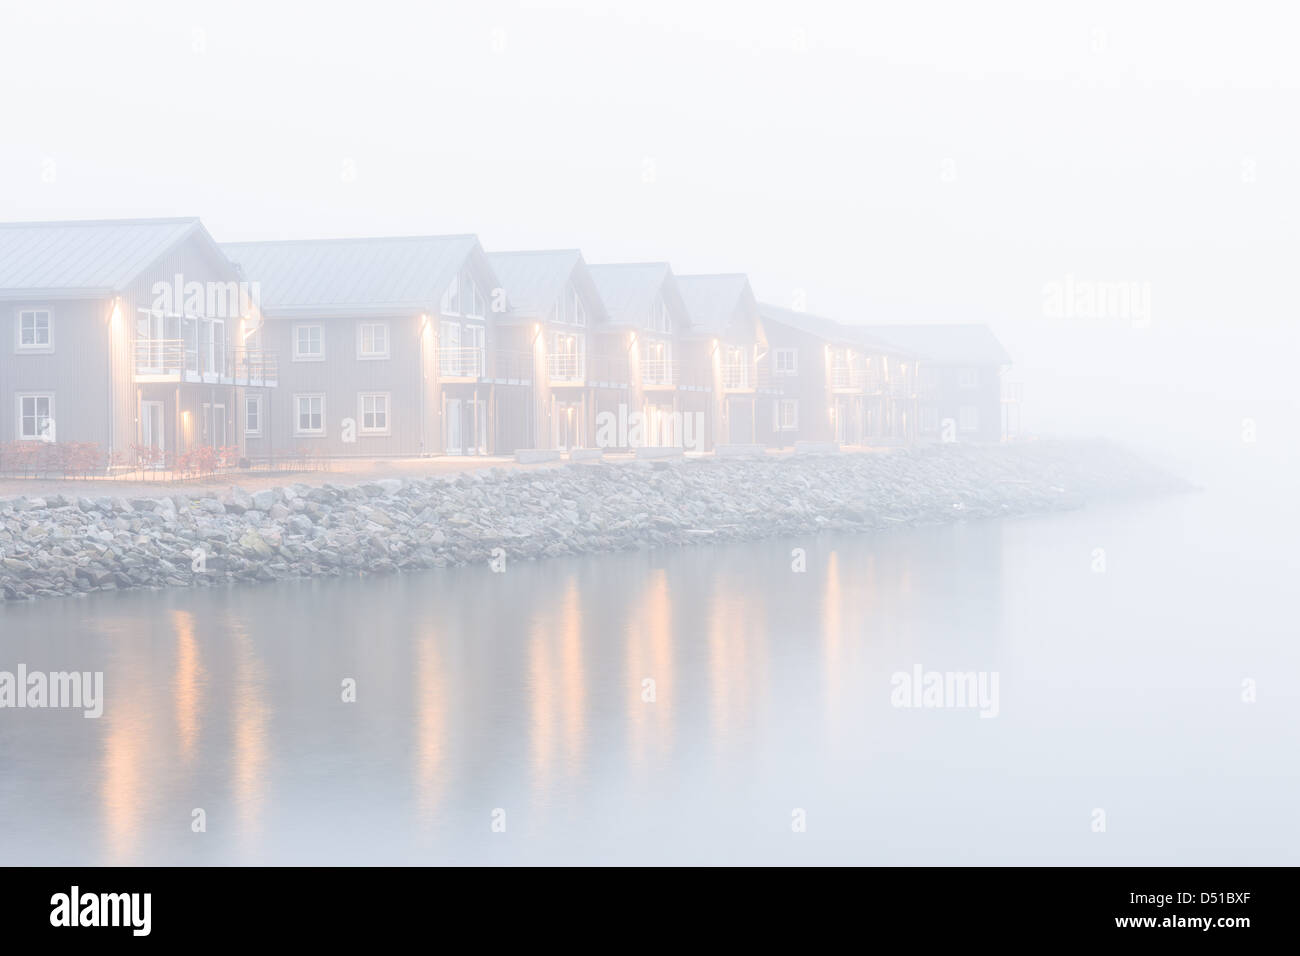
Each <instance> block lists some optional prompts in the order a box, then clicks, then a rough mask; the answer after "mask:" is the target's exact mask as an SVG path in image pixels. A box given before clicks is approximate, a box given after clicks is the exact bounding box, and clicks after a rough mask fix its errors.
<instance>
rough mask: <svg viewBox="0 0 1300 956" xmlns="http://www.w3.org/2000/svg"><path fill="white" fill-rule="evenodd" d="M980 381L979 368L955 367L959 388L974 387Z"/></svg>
mask: <svg viewBox="0 0 1300 956" xmlns="http://www.w3.org/2000/svg"><path fill="white" fill-rule="evenodd" d="M979 383H980V370H979V369H977V368H959V369H957V385H958V386H959V387H961V388H975V387H977V386H978V385H979Z"/></svg>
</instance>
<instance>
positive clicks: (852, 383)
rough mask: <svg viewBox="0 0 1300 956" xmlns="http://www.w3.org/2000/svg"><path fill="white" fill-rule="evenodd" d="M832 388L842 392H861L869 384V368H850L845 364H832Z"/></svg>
mask: <svg viewBox="0 0 1300 956" xmlns="http://www.w3.org/2000/svg"><path fill="white" fill-rule="evenodd" d="M830 382H831V388H832V389H835V390H836V391H841V392H860V391H862V389H863V388H864V387H865V386H866V384H867V370H866V369H862V368H850V367H848V366H845V365H832V366H831V370H830Z"/></svg>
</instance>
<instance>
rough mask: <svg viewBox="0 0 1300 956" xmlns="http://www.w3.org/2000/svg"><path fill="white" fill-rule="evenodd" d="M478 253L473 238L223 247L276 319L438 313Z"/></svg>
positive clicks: (233, 244) (296, 241)
mask: <svg viewBox="0 0 1300 956" xmlns="http://www.w3.org/2000/svg"><path fill="white" fill-rule="evenodd" d="M477 247H478V239H477V238H475V237H474V236H472V235H467V236H405V237H397V238H387V239H294V240H288V241H280V242H224V243H222V244H221V248H222V250H223V251H224V252H225V253H226V255H227V256H229V257H230V258H231V259H233V260H234V261H235V262H237V263H239V265H240V267H241V268H242V269H243V271H244V277H245V278H246V279H248V280H249V281H252V282H257V283H258V284H259V288H260V292H261V298H260V302H261V306H262V311H263V312H264V313H266V314H267V315H271V316H274V315H277V314H279V315H291V314H294V313H304V312H310V313H313V314H322V313H328V312H337V313H355V312H372V313H378V312H386V311H407V310H426V309H427V310H434V309H437V307H438V304H439V301H440V300H441V298H442V294H443V292H444V291H445V290H446V289H447V287H448V286H449V285H450V284H451V280H452V278H453V277H454V276H455V275H456V274H457V273H458V272H459V271H460V269H461V268H462V267H463V266H464V264H465V261H466V260H467V259H468V258H469V257H470V255H471V254H472V253H473V252H474V250H475V249H476V248H477Z"/></svg>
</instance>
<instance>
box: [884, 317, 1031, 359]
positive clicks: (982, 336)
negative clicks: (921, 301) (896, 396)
mask: <svg viewBox="0 0 1300 956" xmlns="http://www.w3.org/2000/svg"><path fill="white" fill-rule="evenodd" d="M861 328H864V329H865V330H866V331H867V332H868V333H869V334H871V335H874V336H877V337H878V338H881V339H883V340H885V341H886V342H889V343H891V344H893V345H895V346H897V347H898V348H901V349H905V350H906V351H908V352H911V353H912V354H914V355H916V356H918V357H920V358H922V359H926V360H928V361H931V362H934V363H935V364H937V365H1010V364H1011V356H1010V355H1008V354H1007V350H1006V349H1004V348H1003V347H1002V343H1001V342H999V341H998V338H997V336H996V335H994V334H993V330H992V329H990V328H989V327H988V326H987V325H981V324H977V323H952V324H943V323H931V324H916V325H867V326H862V327H861Z"/></svg>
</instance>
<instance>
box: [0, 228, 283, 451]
mask: <svg viewBox="0 0 1300 956" xmlns="http://www.w3.org/2000/svg"><path fill="white" fill-rule="evenodd" d="M242 280H243V276H242V275H241V274H240V273H239V271H238V269H237V268H236V267H235V266H234V265H233V264H232V263H231V262H230V260H229V259H228V258H227V257H226V256H225V255H224V254H223V253H222V251H221V250H220V248H219V247H218V245H217V243H216V242H214V241H213V239H212V237H211V236H210V235H209V234H208V232H207V230H206V229H205V228H204V227H203V225H202V223H200V222H199V220H198V219H197V218H181V219H130V220H126V219H124V220H100V221H81V222H34V223H0V302H2V303H3V306H4V313H3V314H4V318H5V320H6V321H7V322H8V323H9V325H10V329H11V330H12V331H11V332H10V333H9V334H10V335H11V338H10V346H9V347H7V348H0V400H3V414H0V443H9V442H23V441H45V442H59V443H86V444H93V445H94V446H96V447H97V449H98V453H100V454H102V455H103V456H104V459H105V462H103V463H100V464H104V463H121V464H127V463H130V464H135V463H137V462H139V461H141V460H144V461H147V462H150V463H153V464H157V465H162V464H163V462H164V461H165V460H172V459H174V458H175V457H176V456H179V455H184V454H187V453H189V452H191V451H193V450H194V449H196V448H211V449H223V450H226V451H227V452H229V450H230V449H234V451H235V453H236V454H241V455H242V454H243V453H244V448H245V442H246V440H247V435H246V428H245V420H244V416H243V412H242V410H243V409H244V408H245V406H246V405H247V404H248V403H250V402H258V403H266V404H269V403H270V396H272V395H274V394H276V392H277V391H278V389H277V384H278V365H277V357H276V355H275V353H274V351H272V350H270V349H268V348H266V347H265V341H264V335H263V321H262V317H261V316H260V314H259V313H258V312H257V307H256V302H255V301H254V298H255V297H254V296H252V295H250V294H249V292H250V290H249V288H248V286H247V284H246V283H244V282H243V281H242Z"/></svg>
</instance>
